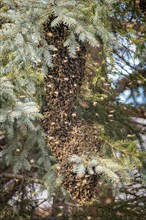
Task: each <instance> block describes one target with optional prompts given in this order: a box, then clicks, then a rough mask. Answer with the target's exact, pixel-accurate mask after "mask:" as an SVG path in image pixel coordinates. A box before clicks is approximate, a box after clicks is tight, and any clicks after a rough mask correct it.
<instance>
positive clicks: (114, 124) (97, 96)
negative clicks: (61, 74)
mask: <svg viewBox="0 0 146 220" xmlns="http://www.w3.org/2000/svg"><path fill="white" fill-rule="evenodd" d="M134 2H135V1H134ZM130 4H131V1H124V0H123V1H117V0H110V1H109V0H108V1H107V0H104V1H103V0H99V1H96V0H90V1H89V0H84V1H81V0H71V1H70V0H35V1H34V0H23V1H22V0H19V1H18V0H2V7H1V17H2V19H3V20H2V21H3V22H2V23H3V24H2V26H1V29H0V32H1V49H2V56H1V61H2V65H1V79H0V94H1V97H0V105H1V110H0V125H1V128H0V134H2V135H3V136H4V138H5V142H6V143H5V144H4V145H3V146H1V148H0V165H1V168H0V172H1V173H2V176H3V175H4V174H5V173H7V172H8V173H9V172H13V173H14V174H15V175H16V174H23V175H24V176H26V177H27V176H28V177H31V178H33V176H35V178H37V179H38V180H39V181H40V182H41V183H42V182H43V185H45V187H46V188H47V189H48V191H49V195H50V196H52V195H55V192H56V191H57V192H58V189H59V190H61V191H62V193H63V194H64V196H65V195H66V194H67V192H66V191H65V188H64V187H63V186H62V183H63V176H60V173H61V174H64V176H65V168H66V167H65V166H64V164H63V166H62V165H61V167H60V164H61V163H62V161H61V162H60V161H59V160H58V157H57V158H55V157H54V155H53V153H54V152H53V151H52V149H51V139H50V140H49V138H48V137H49V134H48V133H47V132H48V131H47V132H46V131H45V129H44V126H43V114H44V113H43V107H44V106H46V103H47V101H48V100H49V99H47V98H48V97H47V96H48V93H47V92H46V91H47V89H46V88H47V86H46V85H47V80H48V79H47V80H46V76H47V74H48V72H49V73H50V74H51V71H53V70H54V69H53V67H54V66H53V65H54V62H55V61H54V59H55V58H54V51H56V47H55V40H54V44H53V43H51V44H48V42H49V41H47V40H46V36H47V37H48V38H51V37H52V32H48V31H47V30H45V24H46V23H50V27H51V29H52V30H57V29H58V30H59V28H60V27H61V25H63V26H62V27H66V28H67V35H66V36H65V39H64V42H63V43H64V44H63V47H64V48H65V49H67V50H68V54H69V57H71V59H72V60H73V59H76V56H78V53H79V52H78V50H79V48H80V46H81V45H83V46H84V47H86V48H87V51H86V66H85V68H86V73H85V79H84V80H82V87H81V88H80V87H79V89H80V91H78V94H77V95H76V94H75V96H76V97H75V98H76V101H75V103H71V104H73V105H74V110H75V111H76V114H77V117H79V118H80V119H81V120H85V122H87V124H88V125H89V129H90V126H91V127H92V125H94V126H96V127H97V128H98V129H99V130H100V132H99V133H98V134H93V135H94V136H95V137H96V136H97V135H99V140H100V141H101V143H100V149H98V151H96V152H95V154H93V151H92V150H93V149H94V147H93V149H91V151H90V152H89V149H90V146H89V149H88V146H87V147H86V145H88V143H86V144H85V147H84V148H83V149H84V152H83V153H82V152H81V153H79V154H75V152H74V151H73V150H72V152H73V155H70V154H69V155H67V156H69V158H63V159H61V160H63V161H64V163H65V165H66V163H67V164H69V166H72V173H73V174H72V175H76V176H77V179H78V178H79V179H82V180H83V181H82V183H83V182H84V181H85V176H88V178H89V176H91V178H92V177H93V181H94V176H96V177H98V181H99V182H100V184H101V183H102V184H103V185H104V186H106V185H108V187H109V186H110V187H111V188H118V189H119V190H120V189H121V187H123V186H125V185H127V184H129V183H130V182H131V181H133V179H134V177H133V173H132V170H134V169H138V170H141V168H142V166H143V164H144V160H145V157H146V154H145V152H143V151H139V150H138V148H137V143H136V140H137V139H139V140H140V141H141V139H140V132H141V130H140V129H139V128H138V127H134V126H133V122H132V119H131V118H130V117H129V112H130V114H131V115H132V114H135V110H133V109H134V108H133V104H132V105H129V106H127V105H125V104H121V102H120V100H119V97H118V95H119V93H120V92H123V91H124V90H125V87H124V88H122V89H121V87H120V85H121V82H123V81H122V80H123V79H124V80H125V78H126V86H127V87H128V88H130V89H131V91H132V92H131V96H132V97H134V99H136V97H137V95H139V86H140V87H141V88H143V90H144V94H145V82H146V81H145V79H146V78H145V69H144V66H145V51H144V46H145V31H144V27H145V23H144V22H145V18H144V16H142V17H140V16H141V12H140V10H139V8H138V7H137V6H136V5H135V4H133V3H132V5H131V7H130V6H129V5H130ZM127 13H129V14H127ZM131 16H132V17H131ZM138 24H140V27H139V28H138V27H137V25H138ZM121 26H123V27H121ZM133 29H134V30H133ZM127 44H128V45H129V44H132V45H134V49H131V47H129V46H127ZM125 45H126V46H125ZM125 47H126V52H125V53H126V58H125V57H124V56H123V53H124V48H125ZM88 48H89V50H90V49H91V50H92V51H93V50H94V49H95V51H96V54H97V53H99V56H101V57H102V58H101V59H99V60H98V61H97V62H95V61H94V59H93V58H92V54H90V52H88ZM56 53H57V52H56ZM131 54H134V55H131ZM97 55H98V54H97ZM130 56H131V57H132V58H131V59H132V60H136V59H137V60H138V61H137V63H138V64H133V63H132V64H131V62H130V61H129V60H130V58H129V57H130ZM127 58H128V59H127ZM121 60H122V62H123V63H124V65H125V64H126V65H129V67H130V68H131V70H132V71H129V73H130V75H128V76H125V75H124V77H123V76H122V75H123V72H122V71H121V69H122V68H123V66H124V65H123V64H122V65H123V66H122V65H121ZM117 66H119V67H121V69H120V68H119V67H118V68H117ZM126 72H127V70H126ZM90 73H91V76H90ZM109 74H110V75H115V76H116V77H117V75H119V76H120V80H119V81H118V83H117V81H116V83H113V81H112V80H110V79H109V78H110V77H109ZM121 76H122V77H121ZM135 79H136V80H138V81H137V83H135ZM48 82H51V80H50V81H49V80H48ZM77 83H78V82H77ZM122 85H124V84H122ZM127 87H126V88H127ZM135 91H136V92H135ZM50 97H51V96H50ZM49 104H50V103H48V106H49ZM50 108H51V107H50ZM127 110H128V111H127ZM54 114H55V110H54ZM74 114H75V113H74ZM144 114H145V113H144ZM73 117H74V116H73ZM144 117H145V116H144ZM49 126H50V128H51V126H52V125H51V124H50V125H49ZM53 126H54V125H53ZM86 126H87V125H86ZM76 128H77V126H76ZM90 130H91V129H90ZM77 132H78V133H79V134H80V130H77ZM91 132H92V131H91ZM142 132H143V133H144V132H145V131H142ZM92 133H93V132H92ZM73 134H75V133H73ZM89 135H90V134H89ZM47 138H48V141H47ZM91 138H92V136H91ZM49 141H50V142H49ZM88 141H89V140H88ZM82 144H83V143H82ZM95 145H96V144H95ZM60 149H61V148H60ZM1 158H2V160H1ZM55 159H57V160H55ZM66 161H67V162H66ZM60 169H61V171H60ZM67 172H69V171H68V170H67ZM143 174H144V173H143ZM67 175H68V173H67V174H66V176H65V179H66V178H68V176H67ZM35 178H34V182H35ZM96 181H97V179H96ZM96 181H94V182H96ZM26 182H28V183H29V178H28V181H26ZM107 183H108V184H107ZM2 185H3V182H2ZM98 186H99V185H98ZM59 192H60V191H59ZM66 196H67V195H66ZM94 198H95V197H94Z"/></svg>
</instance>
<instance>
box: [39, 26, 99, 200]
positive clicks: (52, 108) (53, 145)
mask: <svg viewBox="0 0 146 220" xmlns="http://www.w3.org/2000/svg"><path fill="white" fill-rule="evenodd" d="M44 27H45V36H46V40H47V42H48V44H49V45H54V46H55V48H54V51H53V52H52V56H53V68H49V69H48V74H47V75H46V77H45V84H46V106H45V109H44V119H43V124H44V127H45V130H46V132H47V134H48V144H49V147H50V149H51V151H52V154H53V156H54V158H55V159H56V160H57V161H58V162H59V163H60V166H61V169H60V174H63V176H64V179H63V185H64V186H65V188H66V190H68V191H69V193H70V195H71V197H72V198H73V199H74V200H75V201H77V202H82V203H85V202H88V201H89V200H90V199H91V198H93V197H94V194H95V191H96V186H97V183H98V179H99V177H98V176H97V175H90V174H88V173H86V174H85V175H84V177H79V176H78V175H77V174H75V173H73V171H72V169H73V167H72V165H71V163H70V162H69V161H68V158H69V157H70V156H71V155H73V154H76V155H78V156H83V155H88V154H94V155H95V154H96V153H97V152H98V151H99V147H100V146H101V140H100V139H99V129H98V128H97V127H96V126H95V125H93V124H89V123H87V122H86V121H84V120H83V119H80V118H78V117H77V115H76V112H75V102H76V98H77V95H78V94H79V93H80V90H81V85H82V84H83V81H84V75H85V55H86V50H85V47H84V46H83V45H82V44H81V43H80V42H79V47H78V48H77V54H76V57H75V58H72V57H70V56H69V53H68V49H67V48H66V47H64V42H65V40H66V39H67V37H68V35H69V28H68V27H67V26H65V25H64V24H60V25H59V26H57V27H55V28H52V27H51V26H50V22H48V23H46V24H45V25H44Z"/></svg>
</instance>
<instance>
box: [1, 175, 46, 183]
mask: <svg viewBox="0 0 146 220" xmlns="http://www.w3.org/2000/svg"><path fill="white" fill-rule="evenodd" d="M0 178H10V179H18V180H26V181H28V182H30V183H40V184H43V183H44V182H43V180H41V179H38V178H33V177H28V176H23V175H20V174H13V173H1V174H0Z"/></svg>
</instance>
